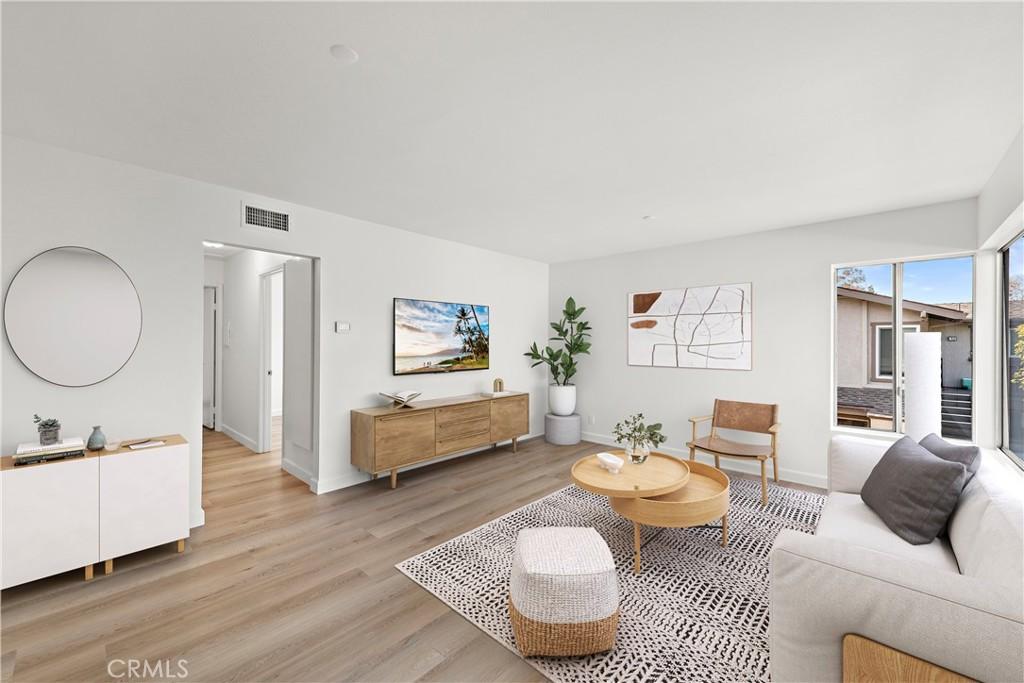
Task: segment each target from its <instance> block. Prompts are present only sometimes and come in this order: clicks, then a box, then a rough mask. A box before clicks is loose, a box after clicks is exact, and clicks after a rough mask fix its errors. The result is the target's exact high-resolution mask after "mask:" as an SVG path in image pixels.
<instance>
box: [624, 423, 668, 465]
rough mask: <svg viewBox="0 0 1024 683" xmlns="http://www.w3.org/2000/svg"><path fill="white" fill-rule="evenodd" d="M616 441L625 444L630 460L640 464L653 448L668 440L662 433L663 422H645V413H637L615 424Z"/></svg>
mask: <svg viewBox="0 0 1024 683" xmlns="http://www.w3.org/2000/svg"><path fill="white" fill-rule="evenodd" d="M613 433H614V434H615V443H619V444H625V449H626V455H628V456H629V461H630V462H632V463H633V464H636V465H639V464H640V463H642V462H643V461H645V460H647V456H648V455H650V454H651V448H652V447H654V448H657V447H658V446H660V445H661V444H663V443H665V441H666V440H667V439H666V438H665V435H664V434H662V433H661V423H660V422H655V423H654V424H650V425H645V424H644V414H643V413H637V414H636V415H631V416H629V417H627V418H626V419H625V420H623V421H622V422H619V423H618V424H616V425H615V429H614V430H613Z"/></svg>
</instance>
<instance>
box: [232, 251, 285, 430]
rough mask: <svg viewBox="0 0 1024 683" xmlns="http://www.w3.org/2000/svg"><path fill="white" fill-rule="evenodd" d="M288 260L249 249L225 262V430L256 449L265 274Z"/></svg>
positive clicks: (258, 425)
mask: <svg viewBox="0 0 1024 683" xmlns="http://www.w3.org/2000/svg"><path fill="white" fill-rule="evenodd" d="M288 258H289V257H288V256H284V255H281V254H272V253H268V252H265V251H252V250H245V251H241V252H239V253H237V254H234V255H233V256H229V257H228V258H226V259H224V301H223V305H222V306H221V314H222V315H223V316H224V327H223V329H224V334H223V337H222V338H221V343H222V345H223V351H222V353H223V365H222V366H221V367H222V371H223V384H224V393H223V400H222V401H221V429H222V430H223V431H224V433H225V434H227V435H228V436H230V437H231V438H232V439H235V440H236V441H238V442H239V443H241V444H242V445H244V446H245V447H247V448H249V449H251V450H256V448H257V444H258V443H259V427H260V421H259V414H260V382H261V377H260V334H261V330H260V316H261V313H262V311H261V301H260V299H261V292H260V275H261V274H263V273H266V272H268V271H271V270H273V269H274V268H276V267H277V266H280V265H281V264H282V263H284V262H285V261H287V260H288Z"/></svg>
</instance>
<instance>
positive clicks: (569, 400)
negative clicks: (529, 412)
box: [548, 384, 576, 415]
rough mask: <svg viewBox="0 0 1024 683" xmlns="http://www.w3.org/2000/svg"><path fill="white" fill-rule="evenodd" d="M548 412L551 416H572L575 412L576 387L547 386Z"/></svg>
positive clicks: (572, 385) (569, 385) (573, 385)
mask: <svg viewBox="0 0 1024 683" xmlns="http://www.w3.org/2000/svg"><path fill="white" fill-rule="evenodd" d="M548 410H550V411H551V413H552V414H553V415H572V414H573V411H575V410H576V385H575V384H568V385H566V386H564V387H563V386H560V385H558V384H552V385H550V386H548Z"/></svg>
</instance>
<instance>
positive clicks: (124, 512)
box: [98, 445, 188, 560]
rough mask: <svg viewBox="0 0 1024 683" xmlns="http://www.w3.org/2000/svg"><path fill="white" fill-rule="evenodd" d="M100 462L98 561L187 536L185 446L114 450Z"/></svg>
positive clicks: (186, 448) (186, 463) (186, 467)
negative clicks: (116, 451) (124, 450)
mask: <svg viewBox="0 0 1024 683" xmlns="http://www.w3.org/2000/svg"><path fill="white" fill-rule="evenodd" d="M98 460H99V461H100V478H99V481H100V499H99V500H100V516H99V520H100V543H99V553H100V560H109V559H111V558H114V557H118V556H120V555H127V554H128V553H133V552H135V551H137V550H142V549H143V548H152V547H153V546H155V545H160V544H161V543H170V542H171V541H177V540H178V539H181V538H185V537H186V536H188V446H187V445H176V446H166V447H161V448H149V449H146V450H140V451H128V452H119V453H114V454H112V455H107V456H104V457H102V458H98Z"/></svg>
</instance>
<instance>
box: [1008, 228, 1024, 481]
mask: <svg viewBox="0 0 1024 683" xmlns="http://www.w3.org/2000/svg"><path fill="white" fill-rule="evenodd" d="M1003 301H1004V302H1005V308H1004V310H1003V314H1004V315H1003V319H1004V320H1005V321H1006V326H1005V329H1004V330H1003V334H1004V337H1003V340H1004V348H1005V349H1006V353H1005V354H1004V356H1003V378H1004V379H1003V449H1004V450H1006V451H1007V452H1009V453H1010V454H1011V455H1013V456H1014V457H1016V458H1017V460H1018V462H1021V461H1024V234H1022V235H1019V236H1018V237H1017V239H1015V240H1014V241H1012V242H1010V244H1009V245H1007V247H1006V248H1005V249H1004V250H1003Z"/></svg>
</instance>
